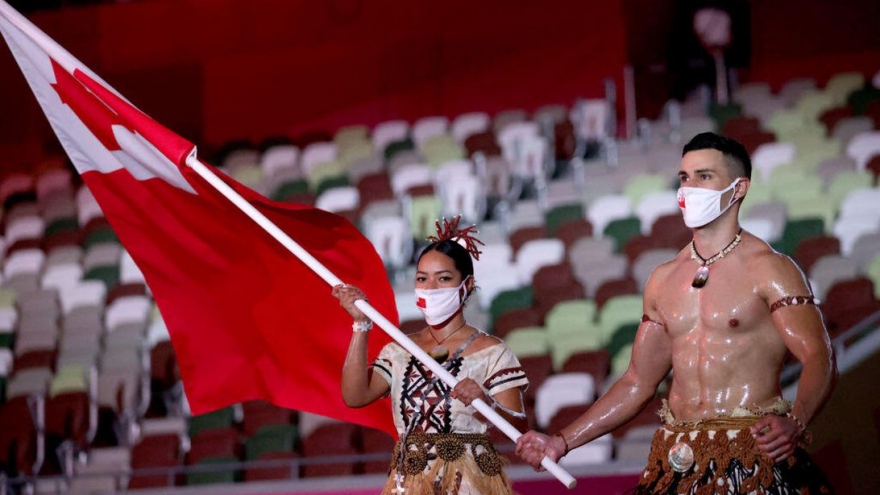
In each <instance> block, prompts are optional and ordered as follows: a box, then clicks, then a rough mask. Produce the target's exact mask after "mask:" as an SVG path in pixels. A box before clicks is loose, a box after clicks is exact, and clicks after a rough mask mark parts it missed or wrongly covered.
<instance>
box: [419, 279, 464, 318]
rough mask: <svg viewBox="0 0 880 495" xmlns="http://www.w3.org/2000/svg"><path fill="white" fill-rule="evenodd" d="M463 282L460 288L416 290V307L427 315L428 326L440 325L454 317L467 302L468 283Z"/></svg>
mask: <svg viewBox="0 0 880 495" xmlns="http://www.w3.org/2000/svg"><path fill="white" fill-rule="evenodd" d="M469 278H471V276H470V275H468V276H467V277H465V279H464V280H462V282H461V284H460V285H459V286H458V287H446V288H442V289H416V306H418V308H419V309H420V310H422V313H424V315H425V321H426V322H428V325H439V324H440V323H443V322H444V321H446V320H448V319H449V318H451V317H452V315H454V314H455V313H456V312H457V311H458V310H459V309H460V308H461V305H462V304H464V302H465V300H467V295H468V291H467V285H466V284H467V281H468V279H469Z"/></svg>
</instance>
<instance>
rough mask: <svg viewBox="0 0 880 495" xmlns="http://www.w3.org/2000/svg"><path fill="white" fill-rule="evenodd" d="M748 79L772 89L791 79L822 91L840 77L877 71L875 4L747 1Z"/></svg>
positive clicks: (879, 8) (878, 10)
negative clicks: (809, 79)
mask: <svg viewBox="0 0 880 495" xmlns="http://www.w3.org/2000/svg"><path fill="white" fill-rule="evenodd" d="M751 11H752V70H751V74H750V78H751V79H752V80H757V81H767V82H769V83H771V85H772V86H773V87H774V89H779V87H780V86H782V84H783V83H784V82H785V81H787V80H789V79H791V78H793V77H813V78H816V80H817V81H818V83H819V84H820V86H821V85H823V84H824V83H825V81H827V80H828V78H829V77H830V76H832V75H834V74H835V73H837V72H841V71H860V72H864V73H865V74H866V75H868V77H871V76H873V75H874V74H875V73H876V72H877V71H878V70H880V29H877V22H878V21H877V20H878V19H880V2H877V1H876V0H835V1H833V2H829V1H826V0H774V1H772V2H766V1H752V2H751Z"/></svg>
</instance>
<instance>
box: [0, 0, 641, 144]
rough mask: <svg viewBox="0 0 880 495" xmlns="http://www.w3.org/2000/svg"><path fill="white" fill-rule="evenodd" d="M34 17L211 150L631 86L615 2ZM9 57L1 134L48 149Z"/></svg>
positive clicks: (322, 5) (115, 11)
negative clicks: (611, 83) (612, 83)
mask: <svg viewBox="0 0 880 495" xmlns="http://www.w3.org/2000/svg"><path fill="white" fill-rule="evenodd" d="M31 18H32V20H33V21H34V23H35V24H37V25H38V26H40V27H41V28H43V29H44V30H45V31H46V32H47V34H49V35H50V36H52V37H53V38H55V39H56V40H57V41H58V42H59V43H60V44H61V45H62V46H64V47H66V48H67V49H68V50H69V51H71V52H72V53H73V54H74V55H75V56H77V57H79V58H80V59H81V60H82V61H83V62H84V63H85V64H87V65H89V66H90V67H91V68H92V69H94V70H95V71H96V72H98V74H100V75H101V76H102V77H104V79H106V80H107V81H108V82H109V83H110V84H112V85H114V86H115V87H116V88H117V89H118V90H119V91H120V92H122V93H123V94H124V95H126V96H127V97H128V98H129V99H130V100H131V101H132V102H133V103H135V104H136V105H138V106H139V107H140V108H141V109H143V110H144V111H145V112H147V113H148V114H150V115H152V116H154V117H155V118H156V119H157V120H159V121H161V122H163V123H164V124H166V125H167V126H168V127H170V128H171V129H173V130H176V131H178V132H180V133H181V134H183V135H184V136H186V137H188V138H190V139H192V140H195V141H197V142H199V143H200V144H202V145H203V147H214V146H219V145H221V144H222V143H224V142H225V141H228V140H233V139H249V140H254V141H257V140H260V139H262V138H265V137H267V136H274V135H291V134H296V133H300V132H304V131H308V130H315V129H321V130H327V131H331V132H332V131H334V130H335V129H336V128H338V127H340V126H343V125H347V124H355V123H363V124H375V123H377V122H380V121H383V120H387V119H392V118H403V119H409V120H414V119H416V118H418V117H421V116H425V115H432V114H441V115H447V116H450V117H453V116H455V115H457V114H460V113H463V112H468V111H476V110H479V111H487V112H490V113H496V112H498V111H501V110H505V109H510V108H524V109H526V110H533V109H535V108H536V107H538V106H540V105H542V104H547V103H565V104H571V103H572V102H573V101H574V99H575V98H577V97H602V96H603V95H604V88H603V80H604V79H605V78H607V77H614V78H616V83H617V86H618V88H620V87H622V74H623V67H624V65H625V62H626V40H625V37H624V33H625V28H624V23H623V18H622V15H621V7H620V2H618V1H612V2H581V1H577V0H565V1H561V2H556V3H554V5H553V8H552V9H548V8H546V6H543V5H539V4H536V3H534V2H529V1H525V0H517V1H508V0H504V1H502V0H491V1H486V2H467V1H463V0H458V1H452V2H440V3H437V2H433V3H419V2H403V1H397V0H378V1H371V2H361V1H359V0H334V1H330V2H311V1H289V0H264V1H261V2H249V1H245V0H173V1H172V0H153V1H143V2H129V3H121V4H112V5H101V6H94V7H83V8H77V9H69V8H68V9H63V10H61V11H42V12H38V13H35V14H33V15H32V16H31ZM0 63H2V64H0V69H2V70H0V73H2V75H0V78H2V79H0V84H2V85H3V86H2V87H4V88H9V89H10V90H9V91H3V92H2V95H0V104H2V106H3V107H4V108H9V109H11V110H12V112H11V113H12V114H13V115H14V117H8V118H4V120H2V121H0V136H3V137H2V138H0V140H2V141H7V139H6V137H7V136H14V139H11V140H9V141H12V143H14V144H15V145H17V146H18V147H24V148H27V150H26V151H34V150H35V149H39V148H40V147H41V146H42V142H41V141H43V140H45V136H46V135H47V133H48V126H46V125H45V124H44V122H43V121H42V120H40V119H42V117H41V116H40V115H39V113H38V112H39V110H38V108H37V106H36V103H35V101H33V97H32V96H30V95H29V94H28V93H27V92H26V90H25V89H24V87H25V86H24V82H23V80H22V76H21V74H20V73H18V70H17V69H13V68H12V67H13V63H12V60H11V56H10V55H9V54H8V52H7V51H6V50H3V54H2V58H0ZM35 113H36V114H37V115H36V116H35V115H34V114H35ZM43 120H45V119H43ZM7 147H8V146H7ZM13 147H15V146H13ZM0 151H2V148H0Z"/></svg>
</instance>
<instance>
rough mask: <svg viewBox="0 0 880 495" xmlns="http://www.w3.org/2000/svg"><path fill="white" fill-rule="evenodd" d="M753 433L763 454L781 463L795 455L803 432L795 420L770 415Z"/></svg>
mask: <svg viewBox="0 0 880 495" xmlns="http://www.w3.org/2000/svg"><path fill="white" fill-rule="evenodd" d="M751 433H752V436H753V437H755V443H756V444H757V445H758V448H759V449H761V451H762V452H764V453H765V454H767V456H768V457H770V458H771V459H773V462H781V461H784V460H786V459H788V457H789V456H791V455H792V454H794V449H795V448H796V447H797V445H798V441H799V440H800V438H801V433H802V432H801V429H800V425H798V423H797V421H795V420H794V419H792V418H789V417H786V416H777V415H775V414H768V415H767V416H764V417H763V418H761V419H759V420H758V422H757V423H755V424H754V425H753V426H752V427H751Z"/></svg>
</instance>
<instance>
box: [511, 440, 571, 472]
mask: <svg viewBox="0 0 880 495" xmlns="http://www.w3.org/2000/svg"><path fill="white" fill-rule="evenodd" d="M564 454H565V440H563V438H562V437H560V436H558V435H554V436H547V435H544V434H543V433H538V432H536V431H528V432H526V433H524V434H523V435H522V436H521V437H519V439H518V440H517V441H516V455H518V456H520V457H521V458H522V460H524V461H526V462H527V463H529V464H531V466H532V467H533V468H535V469H536V470H541V469H542V468H541V460H542V459H544V457H545V456H546V457H549V458H550V459H551V460H552V461H554V462H556V461H558V460H559V458H560V457H562V456H563V455H564Z"/></svg>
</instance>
